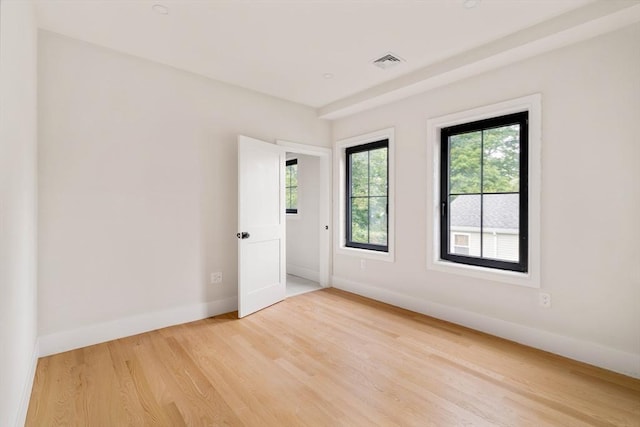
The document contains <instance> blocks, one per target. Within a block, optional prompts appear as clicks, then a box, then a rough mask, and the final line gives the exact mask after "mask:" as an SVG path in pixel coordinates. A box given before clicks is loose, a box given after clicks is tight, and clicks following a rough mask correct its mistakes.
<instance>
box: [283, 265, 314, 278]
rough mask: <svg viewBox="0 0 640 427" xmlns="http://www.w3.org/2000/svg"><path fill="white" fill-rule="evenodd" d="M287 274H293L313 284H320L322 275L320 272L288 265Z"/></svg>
mask: <svg viewBox="0 0 640 427" xmlns="http://www.w3.org/2000/svg"><path fill="white" fill-rule="evenodd" d="M287 274H293V275H294V276H298V277H302V278H303V279H307V280H311V281H312V282H320V273H319V272H318V271H316V270H312V269H310V268H307V267H302V266H300V265H295V264H287Z"/></svg>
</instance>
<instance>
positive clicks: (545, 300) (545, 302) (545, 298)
mask: <svg viewBox="0 0 640 427" xmlns="http://www.w3.org/2000/svg"><path fill="white" fill-rule="evenodd" d="M538 304H539V305H540V307H544V308H551V294H550V293H547V292H540V293H539V294H538Z"/></svg>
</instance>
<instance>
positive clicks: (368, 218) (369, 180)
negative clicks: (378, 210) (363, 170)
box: [367, 151, 371, 243]
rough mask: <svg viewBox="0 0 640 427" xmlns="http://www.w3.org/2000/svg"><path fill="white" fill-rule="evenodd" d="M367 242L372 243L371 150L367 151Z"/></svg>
mask: <svg viewBox="0 0 640 427" xmlns="http://www.w3.org/2000/svg"><path fill="white" fill-rule="evenodd" d="M367 243H371V151H367Z"/></svg>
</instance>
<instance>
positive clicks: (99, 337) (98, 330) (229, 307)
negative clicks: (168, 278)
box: [39, 297, 238, 357]
mask: <svg viewBox="0 0 640 427" xmlns="http://www.w3.org/2000/svg"><path fill="white" fill-rule="evenodd" d="M237 309H238V298H237V297H232V298H226V299H222V300H217V301H210V302H208V303H200V304H194V305H190V306H183V307H176V308H172V309H169V310H164V311H158V312H153V313H145V314H140V315H137V316H131V317H126V318H123V319H117V320H112V321H110V322H104V323H98V324H93V325H88V326H84V327H81V328H78V329H73V330H69V331H62V332H55V333H53V334H49V335H44V336H41V337H40V339H39V341H40V356H41V357H44V356H49V355H51V354H56V353H62V352H64V351H69V350H73V349H76V348H81V347H86V346H89V345H93V344H99V343H103V342H106V341H111V340H115V339H118V338H124V337H128V336H131V335H137V334H141V333H143V332H149V331H153V330H155V329H161V328H166V327H167V326H173V325H179V324H181V323H187V322H193V321H195V320H200V319H205V318H207V317H211V316H216V315H218V314H223V313H229V312H231V311H236V310H237Z"/></svg>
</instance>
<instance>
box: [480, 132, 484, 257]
mask: <svg viewBox="0 0 640 427" xmlns="http://www.w3.org/2000/svg"><path fill="white" fill-rule="evenodd" d="M480 258H484V130H483V131H481V132H480Z"/></svg>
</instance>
